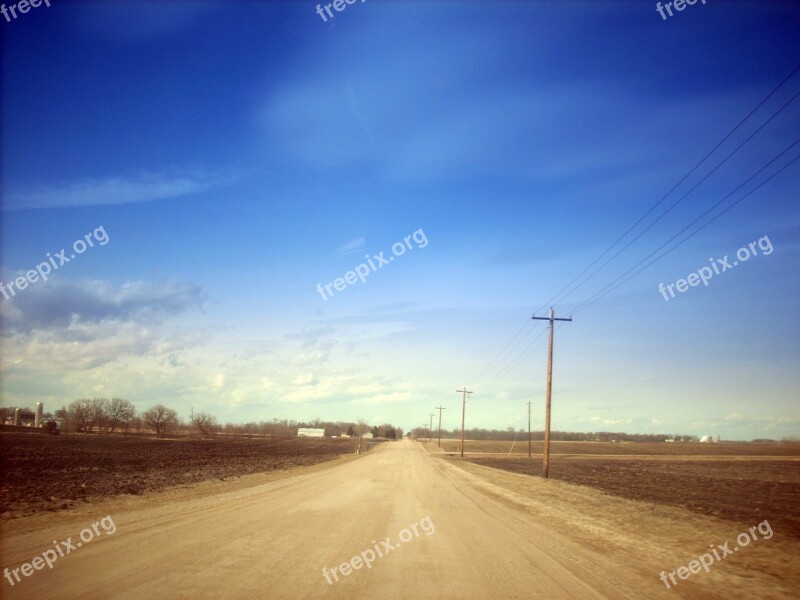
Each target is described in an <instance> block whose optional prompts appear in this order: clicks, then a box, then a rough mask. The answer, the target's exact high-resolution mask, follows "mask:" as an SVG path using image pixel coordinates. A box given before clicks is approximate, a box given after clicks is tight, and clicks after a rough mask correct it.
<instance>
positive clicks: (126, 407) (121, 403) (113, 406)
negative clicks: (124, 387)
mask: <svg viewBox="0 0 800 600" xmlns="http://www.w3.org/2000/svg"><path fill="white" fill-rule="evenodd" d="M107 413H108V424H109V425H110V426H111V433H114V429H115V428H116V427H117V425H119V424H120V423H124V424H125V429H126V430H127V429H128V423H130V421H131V419H133V417H134V416H136V407H135V406H134V405H133V402H131V401H130V400H124V399H122V398H112V399H111V402H109V403H108V409H107Z"/></svg>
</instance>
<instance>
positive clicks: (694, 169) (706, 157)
mask: <svg viewBox="0 0 800 600" xmlns="http://www.w3.org/2000/svg"><path fill="white" fill-rule="evenodd" d="M798 70H800V64H798V65H797V66H795V68H794V69H792V71H791V72H790V73H789V74H788V75H786V77H784V78H783V79H782V80H781V81H780V82H779V83H778V84H777V85H776V86H775V87H774V88H773V89H772V91H770V92H769V93H768V94H767V95H766V96H765V97H764V98H763V99H762V100H761V101H760V102H759V103H758V104H757V105H756V106H755V108H753V109H752V110H751V111H750V112H749V113H747V115H746V116H745V117H744V118H743V119H742V120H740V121H739V123H738V124H737V125H736V126H735V127H734V128H733V129H731V130H730V131H729V132H728V133H727V135H725V137H723V138H722V140H720V141H719V142H718V143H717V145H716V146H714V148H712V149H711V150H710V151H709V152H708V153H707V154H706V155H705V156H704V157H703V158H701V159H700V161H699V162H698V163H697V164H696V165H695V166H694V167H692V168H691V169H690V170H689V172H688V173H686V175H684V176H683V177H682V178H681V179H680V180H679V181H678V183H676V184H675V185H673V186H672V187H671V188H670V190H669V191H668V192H667V193H666V194H664V195H663V196H662V197H661V198H660V199H659V200H658V201H657V202H656V203H655V204H653V206H651V207H650V208H649V209H648V210H647V211H646V212H645V213H644V214H643V215H642V216H641V217H639V219H638V220H637V221H636V222H635V223H634V224H633V225H631V226H630V227H628V229H626V230H625V231H624V232H623V233H622V235H620V236H619V237H618V238H617V239H616V241H614V243H612V244H611V245H610V246H609V247H608V248H606V249H605V250H604V251H603V252H602V253H601V254H600V255H599V256H598V257H597V258H595V259H594V260H593V261H592V262H591V263H589V265H588V266H587V267H586V268H585V269H583V271H581V272H580V273H578V275H576V276H575V277H574V278H573V279H572V280H571V281H570V282H569V283H567V285H565V286H564V287H562V288H561V289H560V290H559V291H558V292H557V293H556V294H555V295H554V296H553V297H552V298H550V299H549V300H548V301H547V302H545V303H544V304H543V305H542V306H540V307H539V308H538V309H536V311H535V312H541V310H542V309H544V308H545V307H546V306H547V305H549V304H550V303H551V302H553V301H554V300H555V299H556V298H558V297H559V296H561V294H562V293H563V292H564V291H565V290H566V289H568V288H569V287H570V286H571V285H572V284H573V283H575V282H576V281H577V280H578V279H580V278H581V277H582V276H583V275H584V274H585V273H586V272H587V271H588V270H589V269H591V268H592V267H593V266H594V265H595V264H597V262H598V261H600V259H602V258H603V257H604V256H605V255H606V254H608V253H609V252H610V251H611V250H612V249H613V248H614V247H615V246H616V245H617V244H619V242H620V241H622V240H623V239H624V238H625V236H627V235H628V234H629V233H630V232H631V231H633V230H634V229H635V228H636V227H637V226H638V225H639V223H641V222H642V221H643V220H644V219H645V218H647V216H648V215H649V214H650V213H652V212H653V211H654V210H655V209H656V208H657V207H658V206H659V205H660V204H661V203H662V202H663V201H664V200H666V199H667V197H668V196H669V195H670V194H671V193H672V192H673V191H675V189H677V188H678V186H680V185H681V184H682V183H683V182H684V181H686V179H688V178H689V177H690V176H691V175H692V173H694V172H695V171H696V170H697V169H698V168H699V167H700V165H702V164H703V163H704V162H705V161H706V160H707V159H708V158H709V157H710V156H711V155H712V154H713V153H714V152H716V151H717V149H718V148H719V147H720V146H722V144H724V143H725V142H726V141H727V140H728V139H729V138H730V137H731V136H732V135H733V134H734V133H735V132H736V131H737V130H738V129H739V128H740V127H741V126H742V125H743V124H744V123H745V122H746V121H747V120H748V119H749V118H750V117H751V116H753V114H754V113H755V112H756V111H758V109H759V108H761V107H762V106H763V105H764V103H765V102H767V100H769V99H770V98H771V97H772V96H773V95H774V94H775V92H777V91H778V90H779V89H780V88H781V87H783V85H784V84H785V83H786V82H787V81H788V80H789V79H790V78H791V77H792V76H793V75H794V74H795V73H796V72H797V71H798ZM575 289H577V288H575ZM572 291H573V292H574V291H575V290H572ZM570 293H572V292H570ZM565 297H566V296H565ZM562 300H563V298H562Z"/></svg>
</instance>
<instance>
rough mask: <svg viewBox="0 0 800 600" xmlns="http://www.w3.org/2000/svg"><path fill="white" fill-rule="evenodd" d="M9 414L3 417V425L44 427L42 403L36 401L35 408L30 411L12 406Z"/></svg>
mask: <svg viewBox="0 0 800 600" xmlns="http://www.w3.org/2000/svg"><path fill="white" fill-rule="evenodd" d="M10 410H11V414H9V415H6V417H5V419H3V424H4V425H15V426H17V427H44V418H43V415H44V405H43V404H42V403H41V402H37V403H36V410H35V411H31V410H29V409H27V408H12V409H10Z"/></svg>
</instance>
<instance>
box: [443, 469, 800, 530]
mask: <svg viewBox="0 0 800 600" xmlns="http://www.w3.org/2000/svg"><path fill="white" fill-rule="evenodd" d="M459 460H460V459H459ZM465 460H469V461H470V462H473V463H475V464H479V465H483V466H488V467H494V468H499V469H504V470H507V471H512V472H514V473H523V474H527V475H534V476H537V477H539V476H541V472H542V463H541V460H536V459H534V460H529V459H528V458H527V457H526V458H503V457H495V458H483V457H470V458H468V459H465ZM550 477H551V478H552V479H558V480H562V481H566V482H569V483H574V484H579V485H585V486H590V487H593V488H596V489H599V490H601V491H603V492H606V493H608V494H611V495H614V496H620V497H623V498H628V499H631V500H641V501H645V502H655V503H657V504H665V505H669V506H678V507H682V508H686V509H688V510H690V511H692V512H694V513H697V514H702V515H708V516H715V517H719V518H721V519H726V520H729V521H736V522H742V523H749V524H755V523H758V522H760V521H763V520H765V519H766V520H768V521H769V522H770V524H771V525H772V527H773V529H775V531H780V532H781V533H782V534H784V535H786V536H789V537H793V538H795V539H800V461H796V460H779V459H776V460H772V461H764V460H752V461H751V460H747V459H746V458H738V459H737V460H715V459H713V458H708V459H705V460H680V459H672V458H664V459H661V460H636V459H629V460H619V459H602V458H594V457H586V458H583V459H562V458H556V459H555V460H551V461H550Z"/></svg>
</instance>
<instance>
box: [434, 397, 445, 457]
mask: <svg viewBox="0 0 800 600" xmlns="http://www.w3.org/2000/svg"><path fill="white" fill-rule="evenodd" d="M436 410H438V411H439V448H441V447H442V411H443V410H447V409H446V408H445V407H444V406H437V407H436Z"/></svg>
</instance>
